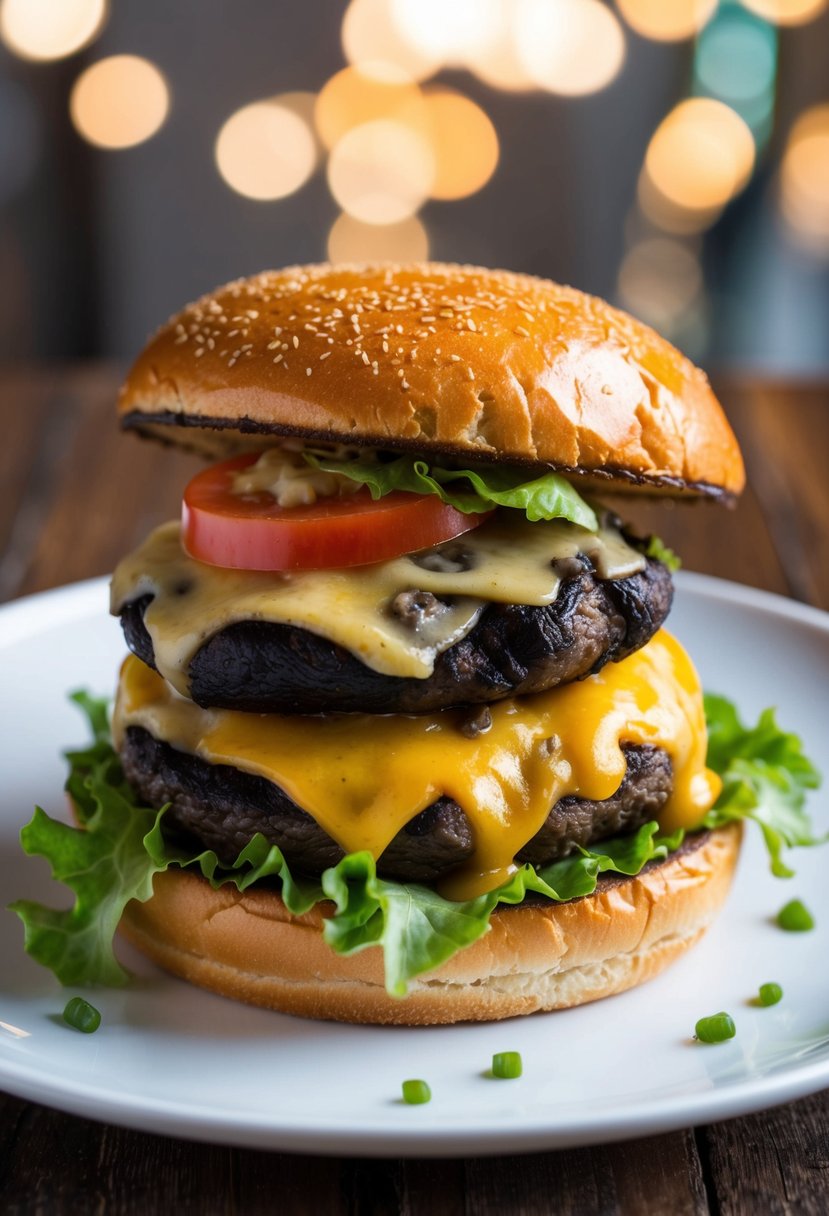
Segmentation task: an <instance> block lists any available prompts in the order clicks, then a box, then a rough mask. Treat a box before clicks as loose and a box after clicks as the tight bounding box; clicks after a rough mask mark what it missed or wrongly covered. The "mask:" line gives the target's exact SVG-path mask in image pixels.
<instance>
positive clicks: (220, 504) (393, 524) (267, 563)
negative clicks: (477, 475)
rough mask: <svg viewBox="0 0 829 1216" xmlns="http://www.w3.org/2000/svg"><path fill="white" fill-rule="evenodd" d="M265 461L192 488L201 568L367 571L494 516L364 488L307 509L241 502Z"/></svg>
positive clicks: (222, 469) (242, 463)
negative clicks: (246, 480) (240, 485)
mask: <svg viewBox="0 0 829 1216" xmlns="http://www.w3.org/2000/svg"><path fill="white" fill-rule="evenodd" d="M257 459H258V455H257V454H256V453H249V454H247V455H245V456H237V457H235V458H234V459H233V460H225V461H223V463H222V464H216V465H213V466H212V467H211V468H208V469H205V470H204V472H202V473H197V474H196V476H195V477H194V478H193V479H192V481H190V482H189V483H188V485H187V488H186V489H185V491H184V500H183V502H182V509H181V520H182V543H183V545H184V548H185V550H186V552H187V553H189V555H190V556H191V557H194V558H196V560H197V561H200V562H206V563H207V564H208V565H210V566H225V567H227V568H229V569H233V570H326V569H327V570H336V569H340V568H343V567H346V566H364V565H367V564H369V563H371V562H383V561H388V560H390V559H391V558H393V557H400V556H401V554H403V553H414V552H416V551H417V550H418V549H428V548H431V546H432V545H437V544H439V543H440V542H441V541H445V540H451V539H452V538H453V537H455V536H460V535H461V533H463V532H469V531H471V529H472V528H477V527H478V525H479V524H482V523H483V522H484V520H485V519H486V518H487V517H488V514H489V513H487V514H484V515H465V514H464V513H463V512H462V511H458V510H456V509H455V507H451V506H449V505H448V504H447V503H444V502H441V500H440V499H439V498H437V497H433V496H432V495H428V494H409V493H405V492H403V491H398V490H395V491H394V492H392V493H391V494H387V495H385V497H383V498H379V499H377V501H376V502H375V500H374V499H373V498H372V497H371V495H370V494H369V492H368V490H367V489H366V488H364V487H361V488H360V489H359V490H357V491H356V492H355V493H354V494H349V495H348V496H347V497H345V498H322V499H320V500H318V501H317V502H315V503H313V505H311V506H307V507H280V506H278V505H277V503H276V501H275V499H274V498H273V496H272V495H271V494H267V493H260V494H245V495H244V496H242V495H240V494H234V493H233V492H232V487H233V477H234V475H235V474H236V473H237V472H238V471H239V470H240V469H243V468H245V467H246V466H247V465H249V464H253V462H254V461H255V460H257Z"/></svg>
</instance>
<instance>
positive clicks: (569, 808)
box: [120, 726, 673, 882]
mask: <svg viewBox="0 0 829 1216" xmlns="http://www.w3.org/2000/svg"><path fill="white" fill-rule="evenodd" d="M623 750H624V753H625V758H626V760H627V773H626V775H625V778H624V780H623V782H622V784H621V786H620V787H619V789H618V790H617V791H616V793H615V794H614V795H613V796H612V797H611V798H607V799H606V800H605V801H603V802H591V801H589V800H588V799H585V798H575V797H568V798H562V799H560V801H558V802H557V803H556V804H555V806H554V807H553V808H552V809H551V811H550V814H549V816H548V818H547V820H546V822H545V823H544V825H543V826H542V828H541V830H540V831H539V832H538V833H537V834H536V835H535V836H534V837H533V839H532V840H531V841H530V842H529V843H528V844H527V845H526V846H525V847H524V848H523V849H522V850H521V852H520V853H519V854H518V858H517V860H519V861H529V862H532V863H533V864H534V865H545V864H548V863H549V862H551V861H556V860H557V859H559V858H561V857H566V856H567V854H568V853H571V852H572V851H573V849H574V848H575V847H576V845H583V846H587V845H590V844H592V843H594V842H595V841H598V840H603V839H606V838H607V837H610V836H616V835H619V833H622V832H633V831H635V830H636V829H637V828H638V827H640V826H641V825H642V824H643V823H645V822H647V821H648V820H649V819H654V818H655V817H656V816H657V815H658V814H659V812H660V811H661V810H662V808H663V806H664V805H665V803H666V801H667V799H668V796H669V794H670V792H671V788H672V784H673V772H672V768H671V761H670V759H669V757H668V755H667V754H666V753H665V752H664V751H662V750H661V749H658V748H654V747H649V746H641V747H636V746H633V745H625V746H624V747H623ZM120 754H121V761H122V763H123V766H124V772H125V773H126V776H127V779H128V780H129V782H130V783H131V785H133V786H134V787H135V790H136V792H137V793H138V795H139V797H140V798H141V800H142V801H143V802H144V803H146V804H148V805H149V806H153V807H161V806H163V805H164V804H165V803H167V802H169V803H170V804H171V805H170V808H169V810H168V811H167V813H166V815H165V818H164V827H165V832H167V833H168V834H171V835H173V836H174V837H179V838H181V839H182V840H184V841H186V842H187V843H188V844H190V845H196V846H198V847H202V848H210V849H213V850H214V851H215V852H216V854H217V855H218V857H219V859H220V861H222V862H223V863H224V864H226V865H229V864H232V863H233V862H234V861H235V859H236V857H237V856H238V854H239V853H240V852H241V850H242V849H243V848H244V847H245V845H246V844H247V843H248V841H249V840H250V839H251V837H252V836H253V835H254V834H255V833H256V832H261V833H262V835H263V836H264V837H265V838H266V840H268V841H269V842H270V843H271V844H275V845H277V846H278V847H279V848H280V849H281V850H282V852H283V853H284V855H285V858H286V860H287V861H288V863H289V864H290V865H291V867H292V868H295V869H296V870H297V871H300V872H303V873H306V874H320V873H321V872H322V871H323V870H325V869H327V868H328V867H329V866H333V865H336V864H337V862H338V861H339V860H340V858H341V857H342V856H343V850H342V849H341V848H340V847H339V845H337V844H336V843H335V842H334V841H333V840H332V839H331V837H330V836H328V835H327V833H326V832H324V831H323V829H322V828H321V827H320V826H319V825H318V824H317V823H316V822H315V820H314V819H312V818H311V816H310V815H308V814H307V813H306V812H305V811H303V810H302V809H301V808H300V807H298V806H297V805H296V803H294V802H292V801H291V799H290V798H289V797H288V795H287V794H285V793H284V792H283V791H282V790H281V789H280V788H279V786H277V785H274V784H273V782H271V781H268V780H266V779H265V778H264V777H259V776H256V775H254V774H251V773H244V772H242V771H241V770H239V769H236V768H233V767H232V766H230V765H224V764H208V763H207V762H206V761H205V760H201V759H199V758H198V757H197V756H193V755H191V754H189V753H187V752H181V751H177V750H176V749H175V748H173V747H171V746H170V745H169V744H168V743H162V742H160V741H159V740H157V739H156V738H154V736H153V735H151V734H150V733H149V732H148V731H146V730H144V729H143V727H140V726H130V727H128V728H127V730H126V732H125V737H124V742H123V744H122V747H121V749H120ZM472 851H473V838H472V829H471V826H470V824H469V820H468V819H467V817H466V815H465V814H464V812H463V811H462V810H461V808H460V807H459V806H458V804H457V803H456V802H453V801H452V800H451V799H449V798H439V799H438V801H437V802H433V803H432V805H431V806H428V807H427V808H426V809H425V810H424V811H421V812H420V814H419V815H416V816H415V817H414V818H413V819H412V820H411V822H409V823H408V824H406V826H405V827H404V828H403V829H402V830H401V831H400V832H398V834H397V835H396V836H395V838H394V839H393V840H392V842H391V844H389V846H388V848H387V849H386V850H385V852H384V853H383V855H382V856H381V857H380V859H379V861H378V864H377V869H378V873H379V874H381V875H382V876H383V877H386V878H394V879H398V880H401V881H408V882H434V881H435V880H436V879H438V878H440V877H441V876H443V875H445V874H447V873H449V871H451V870H453V869H454V868H455V867H456V866H458V865H460V863H461V862H463V861H465V860H466V859H467V858H468V857H469V856H470V855H471V854H472Z"/></svg>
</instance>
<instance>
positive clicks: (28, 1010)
mask: <svg viewBox="0 0 829 1216" xmlns="http://www.w3.org/2000/svg"><path fill="white" fill-rule="evenodd" d="M678 584H679V586H678V595H677V603H676V606H675V608H674V612H673V614H672V616H671V626H672V628H673V630H674V632H676V633H677V634H678V635H679V637H680V638H681V639H682V640H683V641H684V642H685V643H686V645H688V646H689V648H690V650H691V653H692V654H693V655H694V656H695V658H696V659H697V662H698V664H699V667H700V668H701V671H702V676H703V679H704V681H705V684H706V686H707V687H708V688H709V689H711V690H723V691H727V692H728V693H729V695H731V696H732V697H734V698H736V700H737V701H738V702H739V704H740V707H741V709H742V710H743V711H744V712H745V713H746V714H748V715H756V714H757V712H758V711H759V710H760V709H761V708H763V707H764V706H765V705H768V704H775V705H777V706H778V707H779V710H780V717H781V720H782V721H783V723H785V724H786V726H787V727H788V728H789V729H792V730H795V731H797V732H798V734H800V735H802V736H803V738H804V740H805V741H806V744H807V748H808V751H809V754H810V755H812V756H813V757H814V758H815V759H816V760H817V761H818V762H819V763H820V764H822V765H823V767H824V768H825V769H829V759H827V740H829V695H827V689H829V616H826V615H824V614H822V613H818V612H816V611H814V610H811V609H808V608H804V607H801V606H800V605H797V604H793V603H790V602H788V601H786V600H783V599H779V598H777V597H775V596H769V595H764V594H760V593H757V592H754V591H751V590H748V589H745V588H741V587H736V586H732V585H730V584H728V583H722V582H718V581H716V580H713V579H708V578H703V577H701V576H698V575H687V574H686V575H681V576H680V578H679V580H678ZM106 599H107V596H106V588H105V583H104V582H103V581H102V580H101V581H96V582H92V583H84V584H80V585H78V586H75V587H67V588H64V589H61V590H58V591H53V592H49V593H47V594H45V595H41V596H36V597H34V598H32V599H29V600H24V601H20V602H18V603H16V604H12V605H10V606H8V607H6V608H5V609H2V610H0V723H2V730H1V731H0V774H2V777H1V778H0V896H2V901H1V902H2V903H3V904H5V903H7V902H8V901H10V900H12V899H15V898H18V897H22V896H26V897H29V898H35V899H43V900H44V901H46V902H52V903H56V902H59V901H60V898H61V895H62V893H64V891H63V889H61V888H59V887H57V886H56V885H55V884H54V883H51V882H50V880H49V877H48V874H47V872H46V870H47V868H46V866H45V864H44V863H43V862H41V861H40V860H25V859H22V858H21V855H20V853H19V850H18V846H17V841H16V838H17V832H18V829H19V828H20V826H21V825H22V824H23V823H24V822H25V821H26V820H27V819H28V818H29V817H30V814H31V809H32V806H33V805H34V803H35V802H38V803H40V804H41V805H42V806H44V807H45V808H46V809H48V810H49V811H50V812H51V813H52V814H58V815H59V814H61V813H62V811H63V796H62V792H61V790H62V782H63V765H62V762H61V760H60V758H59V752H60V750H61V748H62V747H64V746H66V745H68V744H73V743H77V742H80V741H81V740H82V739H83V736H84V727H83V724H82V722H81V720H80V718H79V717H78V713H77V710H76V709H74V708H73V707H72V706H70V705H69V704H68V703H67V701H66V695H65V694H66V692H67V690H70V689H73V688H76V687H78V686H81V685H84V686H87V687H89V688H90V689H92V690H93V691H95V692H106V691H107V690H109V689H110V688H111V687H112V684H113V679H114V675H113V673H114V672H115V670H116V666H117V664H118V662H119V660H120V657H121V656H122V653H123V649H124V647H123V642H122V639H121V636H120V630H119V628H118V626H117V624H116V623H115V622H114V621H111V620H110V619H109V618H108V617H107V616H106V610H105V604H106ZM812 809H813V812H814V816H815V819H816V821H817V822H818V823H820V824H822V825H824V826H825V825H826V824H827V821H829V805H828V804H827V795H826V794H825V793H824V794H820V795H818V796H815V797H814V798H813V802H812ZM795 860H796V865H797V871H798V873H797V877H796V878H794V879H791V880H789V881H787V882H783V881H781V880H779V879H775V878H773V877H772V876H771V875H770V874H769V871H768V866H767V863H766V859H765V855H764V852H763V849H762V848H761V846H760V843H759V841H758V840H757V839H756V837H755V834H754V833H750V834H749V839H748V841H747V845H746V848H745V849H744V853H743V857H742V859H741V862H740V867H739V873H738V877H737V881H736V884H735V887H734V890H733V893H732V895H731V897H730V900H729V903H728V905H727V908H726V911H725V913H724V915H723V916H722V917H721V919H720V920H719V922H718V923H717V924H716V926H715V927H714V928H713V929H712V930H711V932H710V933H709V935H708V936H707V938H706V939H705V940H704V942H703V943H702V944H701V945H700V946H698V947H697V948H696V949H695V950H694V951H692V952H691V954H690V955H689V956H687V957H686V958H685V959H684V960H682V961H681V962H680V963H678V964H676V965H675V966H674V967H673V968H672V969H671V970H669V971H668V972H667V973H666V974H665V975H663V976H662V977H660V978H659V979H657V980H655V981H653V982H652V983H650V984H647V985H646V986H645V987H643V988H640V989H637V990H636V991H634V992H630V993H627V994H625V995H623V996H619V997H614V998H612V999H611V1000H607V1001H600V1002H598V1003H597V1004H595V1005H591V1006H587V1007H585V1008H583V1009H576V1010H571V1011H569V1012H566V1013H555V1014H547V1015H544V1014H541V1015H536V1016H534V1017H530V1018H523V1019H517V1020H513V1021H509V1022H502V1023H500V1024H498V1023H496V1024H495V1025H482V1026H458V1027H449V1028H434V1029H420V1030H407V1029H387V1028H359V1027H355V1026H338V1025H334V1024H325V1023H315V1022H310V1021H303V1020H301V1019H298V1018H296V1019H295V1018H290V1017H283V1016H280V1015H277V1014H270V1013H267V1012H263V1011H261V1010H256V1009H249V1008H246V1007H244V1006H241V1005H237V1004H235V1003H233V1002H231V1001H226V1000H224V999H222V998H220V997H216V996H212V995H210V994H207V993H204V992H201V991H199V990H197V989H195V988H191V987H189V986H188V985H186V984H184V983H181V982H179V981H178V980H174V979H171V978H169V977H167V976H165V975H163V974H162V973H160V972H158V971H156V970H155V969H154V968H153V967H152V966H151V965H150V964H148V963H146V962H145V961H144V960H142V959H140V958H139V957H138V956H137V955H133V954H131V953H130V952H128V951H127V950H124V957H125V960H126V961H127V962H128V964H129V965H130V966H131V967H132V968H133V970H134V971H135V972H136V974H137V979H136V980H135V982H134V983H133V984H132V985H131V986H130V987H128V988H126V989H120V990H117V991H106V990H105V991H101V990H98V991H95V992H89V993H86V994H85V995H87V996H89V997H90V999H91V1000H93V1001H94V1003H95V1004H96V1005H97V1006H98V1007H99V1008H100V1010H101V1012H102V1015H103V1024H102V1027H101V1029H100V1030H99V1031H98V1032H97V1033H96V1034H94V1035H89V1036H86V1035H80V1034H78V1033H76V1032H75V1031H72V1030H70V1029H69V1028H68V1027H66V1026H64V1025H63V1024H62V1022H61V1020H60V1017H59V1014H60V1012H61V1010H62V1009H63V1006H64V1003H65V1001H66V999H67V995H68V994H67V993H66V992H64V991H63V990H61V989H60V988H59V987H58V985H57V984H56V983H55V982H54V980H53V979H52V978H51V976H50V975H49V974H48V973H46V972H45V971H43V970H42V969H41V968H39V967H37V966H36V965H35V964H34V963H32V962H31V961H30V960H29V959H28V958H27V957H26V956H25V955H24V953H23V948H22V929H21V926H20V924H19V922H18V921H17V918H16V917H14V916H12V915H11V914H10V913H7V912H5V911H3V912H0V1087H2V1088H5V1089H6V1090H8V1091H9V1092H11V1093H14V1094H18V1095H20V1096H22V1097H26V1098H31V1099H33V1100H35V1101H39V1102H45V1103H47V1104H49V1105H51V1106H55V1107H59V1108H60V1109H62V1110H66V1111H71V1112H74V1113H77V1114H83V1115H88V1116H92V1117H93V1118H97V1119H103V1120H107V1121H111V1122H115V1123H120V1124H125V1125H127V1126H130V1127H136V1128H142V1129H145V1130H148V1131H153V1132H165V1133H168V1134H170V1135H180V1136H187V1137H192V1138H197V1139H204V1140H213V1141H220V1142H224V1143H232V1144H241V1145H249V1146H257V1147H279V1148H283V1149H289V1150H299V1151H307V1152H317V1153H355V1154H361V1155H367V1156H371V1155H375V1156H380V1155H391V1154H401V1155H408V1156H427V1155H440V1154H443V1155H456V1154H458V1155H459V1154H474V1153H479V1154H480V1153H498V1152H516V1151H522V1150H532V1149H542V1148H552V1147H561V1146H565V1145H575V1144H589V1143H595V1142H598V1141H603V1140H612V1139H622V1138H628V1137H632V1136H639V1135H643V1134H647V1133H652V1132H660V1131H666V1130H669V1129H671V1128H676V1127H681V1126H686V1125H689V1124H693V1123H700V1122H707V1121H711V1120H716V1119H723V1118H727V1117H729V1116H732V1115H738V1114H743V1113H746V1112H748V1111H752V1110H757V1109H758V1108H761V1107H763V1106H769V1105H772V1104H774V1103H776V1102H784V1101H786V1100H788V1099H791V1098H796V1097H798V1096H800V1095H803V1094H807V1093H810V1092H813V1091H814V1090H817V1089H820V1088H822V1087H824V1086H829V967H827V966H826V959H827V957H829V895H827V884H826V879H825V866H826V863H827V860H829V853H826V852H823V850H819V849H814V850H800V851H799V852H798V853H796V854H795ZM795 895H797V896H800V897H801V898H803V899H804V900H805V901H806V902H807V903H808V904H809V905H810V907H811V908H812V909H813V911H814V913H815V915H816V917H817V922H818V924H817V928H816V930H815V931H814V932H812V933H805V934H786V933H783V932H782V931H781V930H779V929H778V928H776V927H775V926H774V924H773V922H772V919H771V918H772V917H773V914H774V913H775V912H776V911H777V909H778V908H779V907H780V906H781V905H782V904H783V903H784V902H785V901H786V900H788V899H790V898H792V897H793V896H795ZM765 980H775V981H777V982H778V983H780V984H782V986H783V988H784V991H785V998H784V1000H783V1001H782V1003H781V1004H780V1005H778V1006H776V1007H774V1008H770V1009H757V1008H754V1007H752V1006H751V1005H750V1004H749V1003H748V1002H749V998H751V996H752V995H753V994H754V993H756V991H757V987H758V985H759V984H760V983H762V982H763V981H765ZM720 1009H727V1010H729V1011H730V1012H731V1013H732V1015H733V1017H734V1019H735V1021H736V1023H737V1037H736V1038H735V1039H734V1040H732V1041H731V1042H729V1043H724V1044H718V1045H716V1046H704V1045H701V1044H698V1043H694V1042H693V1041H692V1040H691V1037H690V1036H691V1034H692V1033H693V1027H694V1023H695V1021H696V1019H697V1018H698V1017H700V1016H701V1015H703V1014H707V1013H713V1012H716V1011H718V1010H720ZM499 1050H517V1051H520V1052H521V1054H522V1056H523V1060H524V1076H523V1077H522V1078H521V1079H520V1080H517V1081H496V1080H492V1079H490V1078H487V1076H486V1071H487V1068H488V1066H489V1064H490V1061H491V1058H492V1054H493V1052H495V1051H499ZM407 1077H423V1078H425V1079H426V1080H428V1081H429V1083H430V1085H431V1087H432V1093H433V1098H432V1102H431V1103H430V1104H429V1105H427V1106H413V1107H409V1106H405V1105H404V1104H403V1103H402V1102H401V1101H400V1098H399V1095H400V1083H401V1081H402V1080H404V1079H405V1078H407Z"/></svg>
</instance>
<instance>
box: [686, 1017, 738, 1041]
mask: <svg viewBox="0 0 829 1216" xmlns="http://www.w3.org/2000/svg"><path fill="white" fill-rule="evenodd" d="M736 1033H737V1027H736V1026H735V1025H734V1019H733V1018H732V1017H731V1015H730V1014H729V1013H724V1012H720V1013H712V1014H711V1016H710V1017H708V1018H700V1020H699V1021H698V1022H697V1024H696V1026H695V1027H694V1034H695V1035H696V1037H697V1038H698V1039H699V1041H700V1043H724V1042H725V1040H726V1039H733V1038H734V1035H735V1034H736Z"/></svg>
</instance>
